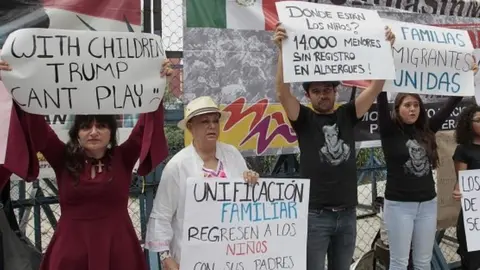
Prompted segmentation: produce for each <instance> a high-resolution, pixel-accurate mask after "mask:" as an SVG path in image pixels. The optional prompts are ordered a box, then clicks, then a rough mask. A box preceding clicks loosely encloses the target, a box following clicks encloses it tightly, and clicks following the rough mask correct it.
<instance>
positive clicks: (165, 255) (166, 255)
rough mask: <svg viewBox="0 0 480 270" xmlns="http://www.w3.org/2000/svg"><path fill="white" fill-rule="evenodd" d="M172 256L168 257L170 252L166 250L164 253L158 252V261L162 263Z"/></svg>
mask: <svg viewBox="0 0 480 270" xmlns="http://www.w3.org/2000/svg"><path fill="white" fill-rule="evenodd" d="M171 257H172V256H170V251H168V250H166V251H162V252H160V261H162V262H163V261H164V260H166V259H168V258H171Z"/></svg>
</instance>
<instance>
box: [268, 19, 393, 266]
mask: <svg viewBox="0 0 480 270" xmlns="http://www.w3.org/2000/svg"><path fill="white" fill-rule="evenodd" d="M285 38H286V33H285V29H284V28H283V27H282V26H281V25H280V24H277V29H276V30H275V35H274V41H275V43H276V44H277V45H278V47H279V49H280V51H279V54H278V66H277V79H276V91H277V97H278V99H279V101H280V103H281V104H282V106H283V108H284V110H285V113H286V115H287V117H288V119H289V120H290V122H291V124H292V127H293V129H294V130H295V133H296V134H297V139H298V145H299V148H300V173H301V175H302V177H305V178H308V179H310V203H309V216H308V240H307V270H323V269H324V268H325V256H326V254H327V249H328V262H329V266H330V267H329V268H330V269H333V270H348V269H350V264H351V262H352V257H353V252H354V251H355V240H356V220H357V219H356V218H357V217H356V205H357V204H358V202H357V168H356V158H355V157H356V155H355V138H354V126H355V125H356V124H357V123H358V122H359V121H360V119H361V118H362V116H363V115H364V114H365V113H366V112H367V111H368V109H369V108H370V106H371V105H372V104H373V102H374V100H375V98H376V97H377V95H378V94H379V93H380V92H381V91H382V88H383V85H384V83H385V81H384V80H382V81H372V83H371V84H370V86H369V87H368V88H366V89H365V90H363V91H362V93H361V94H360V95H359V96H358V97H357V98H356V100H355V101H352V102H349V103H346V104H344V105H341V106H340V107H338V109H336V110H335V108H334V106H335V99H336V94H337V90H336V87H337V86H338V85H339V84H340V83H339V82H305V83H303V88H304V90H305V95H306V96H307V97H308V98H309V99H310V102H311V104H312V107H313V110H312V109H310V108H308V107H306V106H304V105H301V104H300V103H299V101H298V100H297V99H296V98H295V97H294V96H293V95H292V94H291V92H290V85H289V84H286V83H284V81H283V60H282V45H281V44H282V41H283V39H285ZM394 39H395V37H394V35H393V33H392V32H391V31H390V30H389V29H388V31H387V40H389V41H390V42H391V43H393V42H394Z"/></svg>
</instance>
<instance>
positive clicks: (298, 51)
mask: <svg viewBox="0 0 480 270" xmlns="http://www.w3.org/2000/svg"><path fill="white" fill-rule="evenodd" d="M276 7H277V13H278V18H279V20H280V22H282V25H283V26H284V27H285V30H286V32H287V36H288V38H287V39H285V41H284V42H283V45H282V47H283V50H282V55H283V63H284V64H283V71H284V75H283V76H284V81H285V82H287V83H289V82H304V81H340V80H345V79H348V80H370V79H394V78H395V67H394V64H393V57H392V50H391V45H390V43H389V42H388V41H386V40H385V24H384V23H383V21H382V19H381V18H380V16H379V15H378V13H377V11H374V10H366V9H360V8H351V7H344V6H335V5H326V4H317V3H310V2H304V1H279V2H276Z"/></svg>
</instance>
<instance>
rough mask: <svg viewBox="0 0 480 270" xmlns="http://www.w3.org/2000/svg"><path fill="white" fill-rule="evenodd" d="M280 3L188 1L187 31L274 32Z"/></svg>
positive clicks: (269, 0)
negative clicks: (225, 29) (197, 28)
mask: <svg viewBox="0 0 480 270" xmlns="http://www.w3.org/2000/svg"><path fill="white" fill-rule="evenodd" d="M277 1H279V0H187V1H186V2H187V27H192V28H195V27H200V28H229V29H241V30H267V31H269V30H273V29H274V28H275V24H276V22H277V20H278V16H277V9H276V7H275V2H277Z"/></svg>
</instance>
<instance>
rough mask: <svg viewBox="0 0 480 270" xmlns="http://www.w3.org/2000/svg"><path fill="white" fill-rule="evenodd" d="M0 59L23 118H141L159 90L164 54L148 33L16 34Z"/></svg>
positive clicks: (156, 103)
mask: <svg viewBox="0 0 480 270" xmlns="http://www.w3.org/2000/svg"><path fill="white" fill-rule="evenodd" d="M1 57H2V59H3V60H6V61H7V62H8V63H9V64H10V66H11V67H12V71H10V72H2V74H1V75H2V79H3V81H4V83H5V86H6V87H7V89H9V91H10V93H11V95H12V97H13V99H14V100H15V102H16V103H17V104H18V105H20V107H21V108H22V109H23V110H24V111H26V112H29V113H34V114H57V113H60V114H130V113H145V112H151V111H154V110H156V109H157V108H158V106H159V104H160V101H161V99H162V98H163V94H164V91H165V85H166V81H165V79H164V78H161V77H160V71H161V66H162V62H163V60H164V59H165V52H164V50H163V48H162V42H161V38H160V37H159V36H157V35H153V34H145V33H127V32H100V31H76V30H58V29H21V30H18V31H15V32H14V33H12V34H10V35H9V37H8V39H7V41H6V43H5V45H4V47H3V50H2V54H1Z"/></svg>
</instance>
